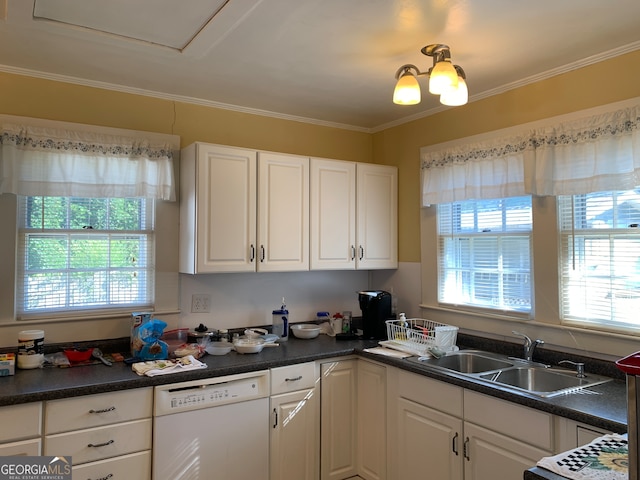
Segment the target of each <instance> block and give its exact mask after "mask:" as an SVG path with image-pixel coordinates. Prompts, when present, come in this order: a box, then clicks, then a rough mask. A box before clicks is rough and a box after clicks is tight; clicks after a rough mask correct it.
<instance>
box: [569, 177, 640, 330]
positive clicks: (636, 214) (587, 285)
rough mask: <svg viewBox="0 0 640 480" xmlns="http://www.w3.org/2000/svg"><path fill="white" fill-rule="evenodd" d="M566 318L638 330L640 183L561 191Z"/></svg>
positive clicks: (580, 322) (639, 318) (639, 303)
mask: <svg viewBox="0 0 640 480" xmlns="http://www.w3.org/2000/svg"><path fill="white" fill-rule="evenodd" d="M558 219H559V226H560V244H561V252H560V269H561V278H560V288H561V307H560V308H561V317H562V320H563V321H566V322H570V323H571V322H574V323H579V324H580V325H583V326H598V327H599V328H602V327H605V328H607V329H610V330H614V331H615V330H629V329H632V330H640V316H639V315H638V312H640V229H639V228H638V225H639V224H640V188H636V189H634V190H628V191H615V192H598V193H590V194H584V195H567V196H560V197H558Z"/></svg>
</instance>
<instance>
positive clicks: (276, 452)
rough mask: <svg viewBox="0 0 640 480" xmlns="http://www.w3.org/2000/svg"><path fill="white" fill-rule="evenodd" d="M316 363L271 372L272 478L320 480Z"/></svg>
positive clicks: (276, 369) (318, 404)
mask: <svg viewBox="0 0 640 480" xmlns="http://www.w3.org/2000/svg"><path fill="white" fill-rule="evenodd" d="M317 379H318V374H317V370H316V365H315V364H314V363H303V364H297V365H290V366H286V367H279V368H274V369H272V370H271V399H270V400H271V403H270V405H271V434H270V439H269V445H270V478H271V479H272V480H318V478H319V477H320V468H319V462H320V460H319V456H320V425H319V424H320V421H319V420H320V399H319V398H318V395H319V388H317V387H316V382H317Z"/></svg>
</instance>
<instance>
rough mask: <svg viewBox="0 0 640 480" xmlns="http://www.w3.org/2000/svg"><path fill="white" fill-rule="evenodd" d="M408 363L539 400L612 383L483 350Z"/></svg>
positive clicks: (463, 351) (593, 375) (417, 359)
mask: <svg viewBox="0 0 640 480" xmlns="http://www.w3.org/2000/svg"><path fill="white" fill-rule="evenodd" d="M407 361H409V362H411V363H415V364H419V365H421V366H423V368H426V369H435V370H440V371H445V372H447V371H448V372H451V373H457V374H462V375H464V376H466V377H469V378H470V379H475V380H477V381H481V382H486V383H488V384H492V385H495V386H497V387H501V388H507V389H515V390H517V391H521V392H526V393H529V394H532V395H536V396H540V397H553V396H555V395H561V394H565V393H570V392H574V391H578V390H581V389H583V388H585V387H592V386H594V385H600V384H602V383H605V382H608V381H611V380H612V379H611V378H609V377H603V376H600V375H595V374H589V373H587V374H586V376H585V377H579V376H578V375H577V372H576V371H575V370H569V369H565V368H547V366H546V365H543V364H540V363H533V362H527V361H525V360H521V359H517V358H512V357H507V356H505V355H499V354H494V353H490V352H483V351H481V350H460V351H459V352H451V353H449V354H447V355H446V356H444V357H441V358H425V357H409V358H407Z"/></svg>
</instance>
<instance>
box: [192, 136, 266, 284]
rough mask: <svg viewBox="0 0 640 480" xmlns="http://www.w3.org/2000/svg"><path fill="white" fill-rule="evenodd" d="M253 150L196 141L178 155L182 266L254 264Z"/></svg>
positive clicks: (209, 268) (247, 268)
mask: <svg viewBox="0 0 640 480" xmlns="http://www.w3.org/2000/svg"><path fill="white" fill-rule="evenodd" d="M256 162H257V153H256V152H255V151H253V150H247V149H242V148H234V147H224V146H220V145H208V144H205V143H194V144H191V145H189V146H188V147H186V148H184V149H183V150H182V154H181V158H180V272H182V273H213V272H252V271H255V270H256V255H257V250H256V248H257V247H256V175H257V171H256Z"/></svg>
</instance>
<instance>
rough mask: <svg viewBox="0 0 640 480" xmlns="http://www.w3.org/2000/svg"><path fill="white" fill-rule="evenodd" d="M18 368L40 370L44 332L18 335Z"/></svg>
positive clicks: (27, 331)
mask: <svg viewBox="0 0 640 480" xmlns="http://www.w3.org/2000/svg"><path fill="white" fill-rule="evenodd" d="M17 363H18V368H22V369H29V368H40V367H41V366H42V364H43V363H44V330H22V331H21V332H19V333H18V362H17Z"/></svg>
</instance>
